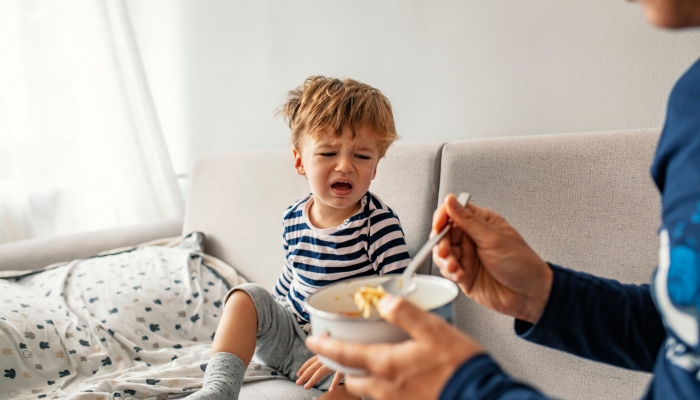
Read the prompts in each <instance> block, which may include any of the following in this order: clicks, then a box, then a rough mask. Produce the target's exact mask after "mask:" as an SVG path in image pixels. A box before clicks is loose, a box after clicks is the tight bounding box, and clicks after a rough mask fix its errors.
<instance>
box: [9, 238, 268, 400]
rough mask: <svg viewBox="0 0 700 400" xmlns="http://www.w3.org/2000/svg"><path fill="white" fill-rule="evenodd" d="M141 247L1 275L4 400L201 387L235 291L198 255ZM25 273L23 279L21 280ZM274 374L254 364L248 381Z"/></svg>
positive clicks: (216, 266) (227, 277)
mask: <svg viewBox="0 0 700 400" xmlns="http://www.w3.org/2000/svg"><path fill="white" fill-rule="evenodd" d="M202 242H203V235H201V234H200V233H194V234H191V235H189V236H187V237H186V238H185V239H184V240H182V242H181V243H179V244H178V245H177V246H176V247H166V246H139V247H136V248H131V249H125V250H122V251H118V252H116V253H114V254H109V255H103V256H96V257H92V258H87V259H81V260H75V261H73V262H70V263H67V264H65V265H62V266H58V267H55V268H51V269H48V270H44V271H40V272H35V273H31V274H25V275H24V276H18V277H14V278H6V279H0V304H1V307H0V398H11V399H25V398H31V399H36V398H47V399H59V398H71V399H73V398H75V399H78V398H80V399H83V398H86V399H114V398H123V399H127V398H137V399H138V398H143V399H145V398H157V399H165V398H168V397H170V398H173V397H179V396H184V395H186V394H187V393H189V392H190V391H192V390H196V389H198V388H200V387H201V385H202V378H203V376H204V370H205V368H206V362H207V359H208V358H209V350H210V347H211V341H212V338H213V336H214V332H215V331H216V327H217V324H218V322H219V319H220V316H221V312H222V309H223V304H222V299H223V297H224V295H225V294H226V292H227V291H228V290H229V288H230V287H231V286H232V285H236V284H239V283H241V282H243V281H244V280H243V279H242V278H240V277H239V276H238V275H237V274H236V273H235V271H234V270H233V269H232V268H231V267H229V266H227V265H225V264H223V263H222V262H221V261H219V260H215V259H212V258H210V257H208V256H205V255H204V254H203V253H202V252H201V243H202ZM18 275H21V274H18ZM275 377H278V376H277V373H276V372H275V371H274V370H272V369H271V368H269V367H267V366H264V365H261V364H258V363H251V365H250V367H249V368H248V371H247V372H246V379H245V381H252V380H258V379H269V378H275Z"/></svg>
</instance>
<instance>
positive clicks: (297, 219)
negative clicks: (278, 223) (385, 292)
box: [272, 192, 411, 322]
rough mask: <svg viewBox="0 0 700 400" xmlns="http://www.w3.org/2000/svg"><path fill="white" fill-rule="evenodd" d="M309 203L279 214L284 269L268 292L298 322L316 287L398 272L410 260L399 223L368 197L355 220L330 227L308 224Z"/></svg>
mask: <svg viewBox="0 0 700 400" xmlns="http://www.w3.org/2000/svg"><path fill="white" fill-rule="evenodd" d="M312 202H313V196H312V195H311V194H309V195H308V196H306V197H304V198H302V199H300V200H297V201H296V202H295V203H294V204H292V205H291V206H289V208H287V210H286V211H285V213H284V220H283V226H284V233H283V235H282V236H283V241H284V251H285V254H286V255H285V262H284V269H283V270H282V273H281V274H280V277H279V279H278V280H277V284H276V285H275V288H274V290H273V293H272V294H273V295H274V296H275V297H281V296H283V297H286V298H287V299H288V300H289V303H290V304H291V305H292V309H293V311H294V313H295V314H296V315H297V318H298V319H299V320H300V321H302V322H308V321H309V314H308V313H307V312H306V310H305V309H304V301H305V300H306V298H307V297H308V296H309V295H311V294H312V293H314V292H315V291H317V290H318V289H319V288H321V287H323V286H325V285H328V284H330V283H334V282H337V281H339V280H343V279H349V278H358V277H361V276H368V275H383V274H385V273H389V272H396V273H399V272H402V271H403V270H404V269H405V268H406V266H408V263H409V262H410V261H411V257H410V256H409V254H408V249H407V247H406V241H405V240H404V236H403V230H402V229H401V224H400V222H399V218H398V217H397V216H396V214H394V212H393V211H392V210H391V208H389V207H388V206H387V205H386V204H384V203H383V202H382V201H381V200H379V198H378V197H377V196H375V195H373V194H372V193H370V192H367V194H366V195H365V196H364V197H363V198H362V200H361V206H360V210H359V211H358V212H357V213H356V214H355V215H353V216H352V217H350V218H348V219H347V220H345V222H343V224H342V225H340V226H338V227H334V228H327V229H318V228H316V227H314V226H313V225H311V222H309V207H310V206H311V203H312Z"/></svg>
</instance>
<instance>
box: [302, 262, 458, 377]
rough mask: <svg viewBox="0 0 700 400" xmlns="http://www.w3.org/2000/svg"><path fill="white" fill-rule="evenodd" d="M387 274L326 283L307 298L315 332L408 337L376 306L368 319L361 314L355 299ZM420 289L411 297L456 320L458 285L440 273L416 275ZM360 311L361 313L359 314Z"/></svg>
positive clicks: (394, 339)
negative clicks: (358, 293) (359, 292)
mask: <svg viewBox="0 0 700 400" xmlns="http://www.w3.org/2000/svg"><path fill="white" fill-rule="evenodd" d="M388 279H389V277H387V276H370V277H365V278H358V279H350V280H346V281H341V282H337V283H333V284H331V285H328V286H325V287H323V288H322V289H320V290H318V291H317V292H315V293H313V294H312V295H311V296H309V298H308V299H307V301H306V304H305V306H306V311H308V313H309V314H310V315H311V332H312V334H314V335H318V334H320V333H321V332H325V333H326V334H327V335H328V336H329V337H331V338H334V339H339V340H345V341H348V342H360V343H367V344H371V343H398V342H402V341H404V340H406V339H408V334H406V332H404V331H403V330H402V329H401V328H399V327H397V326H395V325H392V324H390V323H388V322H386V321H385V320H383V319H382V318H381V317H380V316H379V315H378V313H377V310H375V309H374V307H373V308H372V314H371V315H370V317H369V318H367V319H365V318H363V317H362V314H361V313H358V309H357V306H356V305H355V302H354V300H353V297H354V296H355V292H357V290H358V289H359V288H361V287H363V286H377V285H380V284H382V283H383V282H385V281H387V280H388ZM413 282H415V283H416V285H417V287H416V290H415V291H414V292H413V293H411V294H410V295H409V296H408V300H409V301H411V302H412V303H413V304H415V305H417V306H418V307H420V308H421V309H423V310H429V311H432V312H434V313H436V314H438V315H440V316H441V317H443V318H444V319H445V320H447V321H448V322H450V323H452V322H453V321H454V309H453V306H452V303H453V302H454V299H455V298H456V297H457V294H458V293H459V289H458V288H457V285H455V284H454V283H452V282H451V281H449V280H447V279H444V278H440V277H437V276H429V275H415V276H414V277H413ZM358 314H359V315H358ZM319 359H320V360H321V362H322V363H324V364H325V365H326V366H327V367H328V368H330V369H332V370H335V371H339V372H342V373H345V374H350V375H364V374H366V371H364V370H362V369H356V368H349V367H346V366H343V365H340V364H338V363H336V362H334V361H332V360H329V359H327V358H325V357H323V356H319Z"/></svg>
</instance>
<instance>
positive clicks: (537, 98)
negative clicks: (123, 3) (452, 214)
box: [128, 0, 700, 173]
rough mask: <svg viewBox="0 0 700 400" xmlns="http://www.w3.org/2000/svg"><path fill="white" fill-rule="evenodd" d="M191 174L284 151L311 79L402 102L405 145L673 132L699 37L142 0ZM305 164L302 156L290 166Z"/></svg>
mask: <svg viewBox="0 0 700 400" xmlns="http://www.w3.org/2000/svg"><path fill="white" fill-rule="evenodd" d="M128 4H129V9H130V12H131V15H132V18H133V23H134V29H135V31H136V34H137V39H138V42H139V45H140V47H141V52H142V56H143V59H144V63H145V67H146V70H147V74H148V76H149V79H150V80H151V84H152V92H153V95H154V98H155V101H156V106H157V107H158V111H159V113H160V117H161V123H162V126H163V129H164V131H165V134H166V139H167V140H168V143H169V146H170V148H171V153H172V155H173V160H174V163H175V166H176V170H177V171H178V172H181V173H183V172H187V171H188V170H189V168H190V166H191V162H192V160H193V158H194V157H195V156H196V155H197V154H201V153H204V152H212V151H222V150H232V149H248V148H262V147H282V146H286V145H287V134H288V132H287V129H286V126H285V125H284V122H283V121H282V120H281V118H273V115H274V111H275V110H276V108H277V107H278V106H279V105H280V103H281V102H282V101H283V99H284V96H285V93H286V91H287V90H289V89H292V88H294V87H295V86H298V85H299V84H301V83H302V82H303V80H304V79H305V78H306V77H307V76H309V75H317V74H321V75H327V76H338V77H340V76H345V77H352V78H355V79H358V80H360V81H363V82H365V83H368V84H370V85H373V86H375V87H377V88H379V89H380V90H382V91H383V92H384V93H385V94H386V95H387V96H388V97H389V99H390V100H391V101H392V104H393V106H394V109H395V118H396V122H397V127H398V130H399V134H400V135H402V136H403V140H406V141H421V140H441V141H450V140H458V139H465V138H476V137H487V136H506V135H531V134H546V133H565V132H580V131H603V130H617V129H628V128H649V127H658V126H661V125H662V123H663V117H664V111H665V102H666V99H667V96H668V93H669V91H670V89H671V87H672V84H673V82H674V81H675V80H676V79H677V78H678V76H679V75H680V74H682V73H683V71H684V70H685V69H686V68H688V67H689V66H690V64H691V63H692V62H693V61H694V60H695V59H696V58H697V57H698V56H700V31H683V32H662V31H659V30H657V29H655V28H652V27H650V26H648V24H647V23H646V22H645V20H644V18H643V14H642V11H641V9H640V7H639V6H638V5H637V4H630V3H627V2H625V1H622V0H481V1H477V0H470V1H463V0H461V1H457V0H455V1H436V0H433V1H429V0H392V1H378V0H355V1H344V2H341V1H334V0H303V1H284V0H255V1H230V0H197V1H186V0H130V1H129V2H128ZM290 160H291V157H290Z"/></svg>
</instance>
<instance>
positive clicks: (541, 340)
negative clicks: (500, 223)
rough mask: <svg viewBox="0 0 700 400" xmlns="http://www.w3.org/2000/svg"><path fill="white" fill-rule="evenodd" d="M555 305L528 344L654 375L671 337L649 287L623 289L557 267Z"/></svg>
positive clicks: (529, 330) (526, 332)
mask: <svg viewBox="0 0 700 400" xmlns="http://www.w3.org/2000/svg"><path fill="white" fill-rule="evenodd" d="M552 271H553V272H554V277H553V281H552V288H551V291H550V296H549V300H548V302H547V305H546V306H545V308H544V311H543V313H542V316H541V317H540V319H539V321H537V323H536V324H531V323H528V322H525V321H522V320H517V319H516V321H515V331H516V333H517V334H518V335H519V336H520V337H521V338H523V339H525V340H528V341H531V342H534V343H537V344H541V345H544V346H547V347H551V348H555V349H558V350H562V351H565V352H567V353H571V354H575V355H577V356H581V357H585V358H588V359H591V360H595V361H600V362H604V363H607V364H611V365H615V366H618V367H623V368H628V369H632V370H638V371H647V372H651V371H652V369H653V368H654V362H655V359H656V356H657V354H658V351H659V348H660V347H661V344H662V342H663V340H664V338H665V336H666V333H665V330H664V327H663V323H662V321H661V317H660V315H659V313H658V311H657V310H656V307H655V306H654V303H653V301H652V298H651V295H650V293H649V286H648V285H640V286H638V285H628V284H621V283H620V282H617V281H615V280H612V279H603V278H599V277H596V276H593V275H589V274H586V273H582V272H577V271H572V270H569V269H565V268H562V267H559V266H555V265H552Z"/></svg>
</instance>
